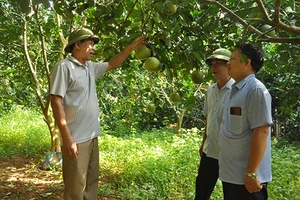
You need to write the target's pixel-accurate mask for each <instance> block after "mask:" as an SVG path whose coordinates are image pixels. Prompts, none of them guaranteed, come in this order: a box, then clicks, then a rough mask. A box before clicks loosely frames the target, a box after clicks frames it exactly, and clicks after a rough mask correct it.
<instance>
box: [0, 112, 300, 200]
mask: <svg viewBox="0 0 300 200" xmlns="http://www.w3.org/2000/svg"><path fill="white" fill-rule="evenodd" d="M0 124H1V126H0V135H1V137H0V160H1V162H0V199H19V200H20V199H31V200H33V199H54V200H55V199H61V194H62V191H63V184H62V177H61V171H60V170H49V171H45V170H42V169H41V168H40V165H41V164H42V162H43V159H44V157H45V155H46V153H47V152H48V150H49V149H50V137H49V133H48V130H47V127H46V125H45V124H44V122H43V119H42V117H41V116H40V115H39V114H37V113H35V112H32V111H28V110H22V109H21V110H20V109H19V110H18V109H16V110H15V111H14V112H11V113H9V114H7V115H4V116H2V117H1V118H0ZM198 132H199V131H198V130H196V129H194V130H183V132H182V133H181V135H175V134H174V131H173V130H170V129H168V130H151V131H149V132H144V133H140V134H136V135H130V136H125V134H123V135H124V136H122V137H114V136H111V135H109V134H107V133H103V135H102V136H101V137H100V142H99V147H100V181H99V190H98V199H109V200H113V199H122V200H126V199H130V200H134V199H149V200H150V199H153V200H160V199H174V200H175V199H176V200H178V199H184V200H191V199H193V196H194V184H195V183H194V182H195V177H196V174H197V168H198V163H199V156H198V147H199V144H200V141H201V135H200V134H199V133H198ZM120 135H122V134H120ZM272 158H273V181H272V182H271V183H270V184H269V197H270V198H269V199H272V200H277V199H278V200H296V199H300V190H299V188H300V159H299V158H300V155H299V145H298V144H297V143H294V144H289V143H286V142H285V141H284V140H280V141H277V140H273V156H272ZM211 199H212V200H220V199H222V186H221V183H220V182H218V183H217V186H216V188H215V190H214V193H213V196H212V198H211Z"/></svg>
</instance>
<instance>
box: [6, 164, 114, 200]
mask: <svg viewBox="0 0 300 200" xmlns="http://www.w3.org/2000/svg"><path fill="white" fill-rule="evenodd" d="M62 194H63V181H62V173H61V171H60V170H44V169H42V168H41V167H40V163H39V161H35V160H32V159H29V158H12V159H10V160H5V161H2V160H0V200H5V199H11V200H38V199H51V200H58V199H62ZM97 199H98V200H115V198H112V197H98V198H97Z"/></svg>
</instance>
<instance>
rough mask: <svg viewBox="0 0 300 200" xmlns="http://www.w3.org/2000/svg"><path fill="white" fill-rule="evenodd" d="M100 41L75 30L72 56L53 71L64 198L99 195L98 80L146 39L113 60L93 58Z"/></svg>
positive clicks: (88, 198) (89, 199) (87, 32)
mask: <svg viewBox="0 0 300 200" xmlns="http://www.w3.org/2000/svg"><path fill="white" fill-rule="evenodd" d="M98 42H99V38H98V37H97V36H95V35H94V34H93V32H92V31H91V30H89V29H86V28H82V29H79V30H76V31H74V32H72V33H71V34H70V36H69V39H68V44H67V46H66V48H65V51H66V52H67V53H71V56H69V57H67V58H65V59H63V60H61V61H60V62H58V63H57V64H56V65H55V66H54V68H53V69H52V71H51V80H50V83H51V85H50V93H51V106H52V109H53V115H54V118H55V121H56V123H57V125H58V128H59V130H60V133H61V136H62V153H63V180H64V185H65V189H64V199H65V200H83V199H84V200H96V198H97V189H98V173H99V150H98V136H99V135H100V119H99V107H98V98H97V93H96V85H95V80H96V79H97V78H100V77H102V76H103V75H104V73H105V72H107V71H110V70H112V69H114V68H117V67H118V66H119V65H120V64H121V63H123V61H124V60H125V59H126V58H127V57H128V56H129V55H130V53H131V52H132V51H133V50H135V49H136V48H138V47H140V46H143V45H145V44H146V43H147V42H146V41H145V38H144V37H139V38H137V39H136V40H135V41H134V42H133V43H131V44H130V45H129V46H128V47H127V48H125V49H124V50H123V51H122V52H121V53H120V54H118V55H116V56H115V57H113V58H112V59H111V60H110V61H108V62H92V61H91V59H92V57H93V55H94V52H95V47H94V45H95V44H96V43H98Z"/></svg>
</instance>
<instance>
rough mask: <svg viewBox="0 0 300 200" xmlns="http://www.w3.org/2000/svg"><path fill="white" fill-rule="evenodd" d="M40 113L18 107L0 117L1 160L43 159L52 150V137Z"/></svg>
mask: <svg viewBox="0 0 300 200" xmlns="http://www.w3.org/2000/svg"><path fill="white" fill-rule="evenodd" d="M44 123H45V122H44V121H43V119H42V117H41V115H40V113H38V112H35V111H32V110H27V109H23V108H22V107H16V108H14V109H13V111H12V112H10V113H7V114H6V115H5V116H1V117H0V124H1V126H0V135H1V137H0V159H7V158H11V157H15V156H21V157H40V156H41V157H43V156H44V153H46V152H47V151H49V150H50V148H51V145H50V135H49V134H47V133H48V129H47V127H46V126H44Z"/></svg>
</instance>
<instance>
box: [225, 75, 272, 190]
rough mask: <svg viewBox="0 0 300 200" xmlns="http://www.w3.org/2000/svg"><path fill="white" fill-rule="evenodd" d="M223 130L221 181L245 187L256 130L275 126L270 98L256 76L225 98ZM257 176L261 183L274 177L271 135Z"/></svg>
mask: <svg viewBox="0 0 300 200" xmlns="http://www.w3.org/2000/svg"><path fill="white" fill-rule="evenodd" d="M224 102H225V103H224V105H223V106H224V109H223V122H222V125H221V127H220V137H219V146H220V157H219V167H220V171H219V177H220V180H222V181H224V182H228V183H233V184H239V185H244V177H245V171H246V168H247V165H248V158H249V154H250V145H251V140H252V136H253V129H254V128H257V127H260V126H264V125H266V124H269V126H271V124H272V115H271V95H270V93H269V91H268V90H267V89H266V87H265V86H264V84H263V83H261V82H260V81H259V80H258V79H256V77H255V75H254V74H251V75H249V76H247V77H246V78H244V79H243V80H242V81H240V82H239V83H237V84H234V85H233V86H232V89H231V92H230V93H229V95H227V96H226V97H225V101H224ZM270 132H271V131H270V128H269V136H268V138H267V146H266V150H265V153H264V156H263V159H262V161H261V163H260V166H259V169H258V172H257V175H258V178H259V180H260V182H261V183H263V182H269V181H271V179H272V174H271V133H270Z"/></svg>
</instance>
